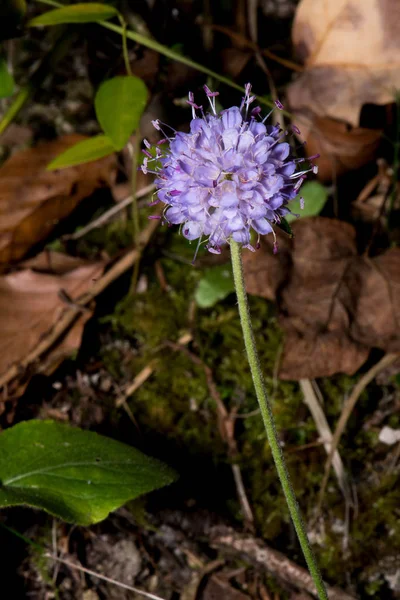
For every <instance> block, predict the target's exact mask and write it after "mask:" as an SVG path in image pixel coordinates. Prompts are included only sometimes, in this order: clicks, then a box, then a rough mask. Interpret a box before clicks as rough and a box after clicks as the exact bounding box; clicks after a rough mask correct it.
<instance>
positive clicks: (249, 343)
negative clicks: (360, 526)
mask: <svg viewBox="0 0 400 600" xmlns="http://www.w3.org/2000/svg"><path fill="white" fill-rule="evenodd" d="M230 247H231V258H232V269H233V279H234V282H235V288H236V295H237V299H238V306H239V315H240V321H241V325H242V331H243V338H244V344H245V348H246V353H247V359H248V361H249V365H250V371H251V375H252V378H253V384H254V389H255V392H256V395H257V400H258V403H259V405H260V410H261V414H262V418H263V421H264V426H265V430H266V432H267V437H268V442H269V445H270V447H271V452H272V456H273V459H274V462H275V466H276V470H277V471H278V475H279V479H280V482H281V486H282V489H283V493H284V494H285V498H286V502H287V505H288V508H289V512H290V516H291V517H292V521H293V524H294V527H295V530H296V533H297V537H298V538H299V542H300V546H301V549H302V550H303V554H304V558H305V559H306V563H307V566H308V569H309V571H310V574H311V576H312V578H313V581H314V584H315V588H316V591H317V593H318V597H319V598H320V600H328V596H327V593H326V590H325V585H324V582H323V581H322V577H321V574H320V572H319V569H318V566H317V563H316V560H315V558H314V555H313V552H312V550H311V546H310V542H309V541H308V537H307V533H306V530H305V527H304V524H303V520H302V518H301V514H300V509H299V506H298V504H297V500H296V496H295V494H294V491H293V488H292V485H291V483H290V479H289V474H288V471H287V468H286V465H285V460H284V457H283V453H282V450H281V447H280V444H279V440H278V436H277V433H276V428H275V421H274V416H273V413H272V409H271V405H270V402H269V400H268V397H267V393H266V390H265V384H264V379H263V375H262V372H261V366H260V361H259V358H258V353H257V348H256V343H255V339H254V333H253V327H252V324H251V318H250V310H249V305H248V302H247V294H246V290H245V285H244V278H243V266H242V256H241V246H240V244H238V243H237V242H234V241H233V240H231V242H230Z"/></svg>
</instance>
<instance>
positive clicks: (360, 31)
mask: <svg viewBox="0 0 400 600" xmlns="http://www.w3.org/2000/svg"><path fill="white" fill-rule="evenodd" d="M399 29H400V3H399V2H393V1H392V0H336V1H335V2H332V1H331V0H320V1H319V2H315V0H302V2H300V4H299V6H298V8H297V12H296V16H295V20H294V25H293V33H292V37H293V43H294V46H295V49H296V52H297V55H298V56H299V58H300V59H301V60H303V62H304V64H305V67H306V68H305V70H304V72H303V73H302V74H301V75H300V77H299V78H298V79H297V80H296V81H295V82H294V83H293V84H292V86H291V88H290V100H291V104H292V106H293V107H294V108H296V110H300V111H303V110H306V111H307V110H312V112H313V113H314V114H315V115H317V116H320V117H329V118H331V119H338V120H342V121H345V122H346V123H349V124H350V125H352V126H353V127H357V126H358V125H359V117H360V111H361V108H362V106H363V105H364V104H367V103H369V104H380V105H381V104H389V103H392V102H393V101H394V90H396V89H399V88H400V37H399Z"/></svg>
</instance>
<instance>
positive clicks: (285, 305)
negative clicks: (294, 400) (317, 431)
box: [245, 217, 400, 379]
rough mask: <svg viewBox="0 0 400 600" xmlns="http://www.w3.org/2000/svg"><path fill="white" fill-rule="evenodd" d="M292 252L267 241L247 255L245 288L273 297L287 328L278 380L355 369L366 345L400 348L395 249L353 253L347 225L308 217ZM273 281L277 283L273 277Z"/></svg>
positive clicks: (296, 227)
mask: <svg viewBox="0 0 400 600" xmlns="http://www.w3.org/2000/svg"><path fill="white" fill-rule="evenodd" d="M293 232H294V239H293V242H292V252H291V254H290V247H289V246H288V247H287V248H285V249H284V252H283V256H282V257H280V258H279V253H278V255H277V256H276V255H275V256H274V255H273V254H272V253H271V251H270V248H269V247H268V245H267V244H263V245H262V247H261V249H260V251H259V252H258V253H255V254H254V255H252V256H251V258H246V260H245V277H246V279H247V276H249V284H248V285H247V290H248V291H249V293H255V294H257V295H260V296H263V297H265V298H268V299H273V298H274V297H276V300H277V302H278V305H279V309H280V312H281V324H282V327H283V329H284V331H285V333H286V336H285V344H284V350H283V356H282V362H281V367H280V377H282V378H283V379H305V378H306V379H310V378H315V377H323V376H330V375H333V374H334V373H338V372H341V373H347V374H350V375H351V374H353V373H355V372H356V371H357V370H358V369H359V368H360V366H361V365H362V364H363V363H364V362H365V360H366V359H367V357H368V354H369V351H370V349H371V348H381V349H382V350H385V351H386V352H398V351H399V350H400V249H398V248H394V249H391V250H388V251H387V252H386V253H384V254H382V255H380V256H378V257H375V258H373V259H369V258H366V257H364V256H359V255H358V252H357V247H356V240H355V230H354V228H353V227H352V226H351V225H349V224H348V223H344V222H343V221H337V220H334V219H325V218H322V217H313V218H307V219H300V220H299V221H297V222H295V223H294V224H293ZM275 279H276V283H275V282H274V280H275Z"/></svg>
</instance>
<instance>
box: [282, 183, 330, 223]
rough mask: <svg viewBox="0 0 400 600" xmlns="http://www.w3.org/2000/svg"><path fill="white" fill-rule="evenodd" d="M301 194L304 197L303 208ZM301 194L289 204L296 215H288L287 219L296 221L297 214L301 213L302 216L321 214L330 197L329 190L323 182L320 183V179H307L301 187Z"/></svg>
mask: <svg viewBox="0 0 400 600" xmlns="http://www.w3.org/2000/svg"><path fill="white" fill-rule="evenodd" d="M300 196H302V197H303V198H304V208H303V209H301V208H300ZM300 196H298V197H297V198H295V199H294V200H293V202H291V203H290V204H289V208H290V210H291V211H292V212H293V213H294V215H290V214H289V215H286V220H287V221H294V220H295V219H296V217H295V215H296V214H299V215H300V217H314V216H315V215H319V213H320V212H321V210H322V209H323V208H324V206H325V203H326V201H327V199H328V190H327V188H326V187H324V186H323V185H322V184H321V183H318V181H307V183H305V184H304V185H303V186H302V187H301V194H300Z"/></svg>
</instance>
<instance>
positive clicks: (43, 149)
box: [0, 134, 116, 265]
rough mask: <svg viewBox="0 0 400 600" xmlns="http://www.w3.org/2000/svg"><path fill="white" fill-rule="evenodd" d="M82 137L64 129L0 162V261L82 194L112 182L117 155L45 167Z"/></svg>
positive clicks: (22, 249)
mask: <svg viewBox="0 0 400 600" xmlns="http://www.w3.org/2000/svg"><path fill="white" fill-rule="evenodd" d="M82 139H84V136H81V135H76V134H72V135H67V136H64V137H62V138H59V139H57V140H54V141H52V142H48V143H45V144H42V145H40V146H37V147H35V148H30V149H28V150H25V151H23V152H18V153H17V154H15V155H14V156H12V157H11V158H10V159H9V160H7V161H6V162H5V164H4V165H3V166H2V167H1V168H0V265H2V264H3V265H4V264H7V263H10V262H14V261H16V260H18V259H20V258H21V257H22V256H24V254H25V253H26V252H27V251H28V250H29V248H31V247H32V246H33V245H34V244H36V243H37V242H40V241H41V240H43V239H45V238H46V236H47V235H48V234H49V233H50V232H51V230H52V229H53V228H54V227H55V225H56V224H57V223H58V222H59V221H60V220H61V219H63V218H65V217H66V216H67V215H69V214H70V213H71V211H72V210H73V209H74V208H75V207H76V206H77V205H78V203H79V202H80V201H81V200H82V199H83V198H85V197H87V196H90V194H92V192H93V191H94V190H95V189H96V188H98V187H100V186H102V185H111V184H112V183H113V182H114V179H115V175H116V157H115V156H108V157H106V158H102V159H100V160H97V161H94V162H90V163H87V164H83V165H78V166H76V167H71V168H68V169H63V170H61V171H47V170H46V166H47V165H48V164H49V162H50V161H51V160H53V159H54V158H55V157H56V156H58V154H60V153H61V152H63V151H64V150H66V149H67V148H68V147H70V146H72V145H74V144H76V143H77V142H79V141H81V140H82Z"/></svg>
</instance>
